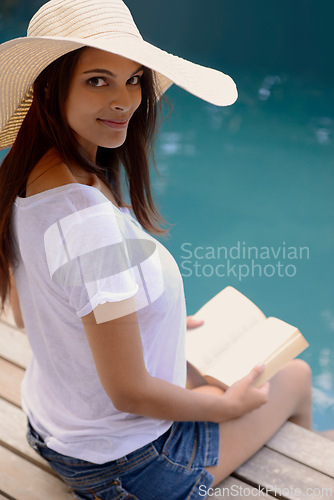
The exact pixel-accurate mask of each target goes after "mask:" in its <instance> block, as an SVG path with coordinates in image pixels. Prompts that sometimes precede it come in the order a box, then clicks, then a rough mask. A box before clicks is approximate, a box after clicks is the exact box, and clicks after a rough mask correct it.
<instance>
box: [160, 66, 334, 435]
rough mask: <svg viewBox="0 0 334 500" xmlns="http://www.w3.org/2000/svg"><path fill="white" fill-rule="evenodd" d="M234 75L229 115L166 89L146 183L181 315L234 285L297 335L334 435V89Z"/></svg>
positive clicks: (322, 419)
mask: <svg viewBox="0 0 334 500" xmlns="http://www.w3.org/2000/svg"><path fill="white" fill-rule="evenodd" d="M230 74H232V76H233V77H234V79H235V81H236V82H237V84H238V88H239V99H238V101H237V102H236V103H235V104H234V105H233V106H230V107H227V108H216V107H214V106H212V105H210V104H207V103H205V102H202V101H200V100H199V99H196V98H195V97H192V96H190V95H188V94H187V93H185V92H184V91H182V90H181V89H178V88H175V87H174V88H171V89H170V91H169V92H168V98H169V100H170V101H171V103H172V104H173V106H174V110H173V114H172V116H171V117H170V119H169V120H167V121H165V122H164V123H163V125H162V127H161V130H160V134H159V138H158V143H157V158H156V160H157V165H158V169H159V170H160V172H161V175H162V178H158V177H157V176H154V188H155V193H156V196H157V199H158V202H159V206H160V209H161V211H162V213H163V215H164V216H165V218H166V219H167V220H168V221H169V222H170V223H171V224H172V225H171V226H170V237H169V239H167V240H162V241H163V242H164V244H165V245H166V246H167V247H168V248H169V250H170V251H171V252H172V254H173V255H174V257H175V259H176V260H177V262H178V264H179V266H180V268H181V273H182V275H183V279H184V287H185V293H186V300H187V307H188V313H189V314H192V313H194V312H196V310H197V309H199V307H200V306H201V305H202V304H203V303H205V302H206V301H207V300H209V299H210V298H211V297H212V296H213V295H214V294H215V293H217V292H218V291H219V290H221V289H222V288H224V287H225V286H227V285H231V286H234V287H235V288H237V289H238V290H240V291H241V292H242V293H244V294H245V295H247V296H248V297H249V298H250V299H251V300H252V301H253V302H255V304H257V305H258V306H259V307H260V308H261V309H262V310H263V312H264V313H265V314H266V315H267V316H276V317H278V318H281V319H283V320H285V321H287V322H288V323H291V324H293V325H295V326H297V327H298V328H299V329H300V331H301V332H302V333H303V335H304V336H305V337H306V338H307V340H308V342H309V344H310V347H309V348H308V349H307V350H306V351H304V353H303V354H302V355H301V356H300V357H302V358H303V359H305V360H307V361H308V363H309V364H310V365H311V367H312V370H313V376H314V378H313V385H314V426H315V428H317V429H325V428H329V427H334V363H333V361H334V264H333V255H334V227H333V222H334V196H333V193H334V91H333V88H332V87H331V86H330V85H329V84H327V83H326V82H323V81H320V80H318V79H316V78H313V77H311V76H310V75H305V76H304V77H302V76H300V75H299V76H295V75H288V74H266V73H261V72H260V71H254V70H252V72H246V71H244V72H241V71H238V70H237V69H236V70H235V72H234V73H233V72H231V71H230ZM222 321H223V319H222Z"/></svg>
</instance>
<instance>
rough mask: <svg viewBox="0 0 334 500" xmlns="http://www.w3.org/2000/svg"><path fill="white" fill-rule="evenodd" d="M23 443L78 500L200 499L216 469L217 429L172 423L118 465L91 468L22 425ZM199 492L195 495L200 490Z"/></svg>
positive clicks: (202, 424)
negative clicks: (52, 446)
mask: <svg viewBox="0 0 334 500" xmlns="http://www.w3.org/2000/svg"><path fill="white" fill-rule="evenodd" d="M27 439H28V442H29V444H30V446H32V448H34V450H36V451H37V452H38V453H39V454H40V455H41V456H42V457H43V458H44V459H45V460H47V461H48V462H49V464H50V466H51V467H52V469H53V470H54V471H55V472H57V473H58V474H59V475H60V476H61V477H62V479H63V480H64V481H65V482H66V483H67V484H68V486H69V487H70V488H71V489H72V491H73V493H74V496H75V497H76V498H78V499H84V500H112V499H115V500H116V499H117V500H130V499H132V500H193V499H199V498H203V495H200V491H203V490H204V491H205V490H207V489H208V488H209V487H210V486H211V484H212V481H213V476H212V475H211V474H209V472H207V471H206V470H205V467H209V466H211V465H217V464H218V458H219V425H218V424H215V423H212V422H174V423H173V425H172V426H171V427H170V429H169V430H168V431H167V432H165V434H163V435H162V436H160V437H159V438H158V439H156V440H155V441H153V442H152V443H149V444H147V445H145V446H143V447H142V448H139V449H138V450H136V451H134V452H132V453H130V454H129V455H126V456H124V457H122V458H119V459H118V460H113V461H111V462H106V463H104V464H94V463H90V462H86V461H85V460H80V459H78V458H73V457H68V456H66V455H62V454H60V453H57V452H56V451H53V450H51V449H50V448H48V447H47V446H46V444H45V443H44V441H43V440H42V438H41V437H40V436H39V435H38V434H37V432H36V431H35V430H34V429H33V428H32V426H31V424H30V422H29V421H28V432H27ZM201 486H202V488H201V489H200V487H201Z"/></svg>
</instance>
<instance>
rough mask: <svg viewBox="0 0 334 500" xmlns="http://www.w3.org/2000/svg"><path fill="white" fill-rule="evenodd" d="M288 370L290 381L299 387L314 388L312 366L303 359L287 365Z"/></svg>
mask: <svg viewBox="0 0 334 500" xmlns="http://www.w3.org/2000/svg"><path fill="white" fill-rule="evenodd" d="M286 370H287V371H289V380H290V381H291V382H294V383H295V384H296V385H298V386H299V387H302V386H304V387H305V388H306V389H310V388H311V387H312V370H311V367H310V365H309V364H308V363H307V362H306V361H304V360H303V359H299V358H298V359H294V360H293V361H290V362H289V363H287V365H286Z"/></svg>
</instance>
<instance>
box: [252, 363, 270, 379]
mask: <svg viewBox="0 0 334 500" xmlns="http://www.w3.org/2000/svg"><path fill="white" fill-rule="evenodd" d="M265 367H266V365H265V364H264V363H261V364H259V365H256V366H254V368H253V369H252V370H251V371H250V372H249V377H250V379H251V382H254V381H255V380H256V379H257V377H258V376H259V375H261V373H262V372H263V371H264V369H265Z"/></svg>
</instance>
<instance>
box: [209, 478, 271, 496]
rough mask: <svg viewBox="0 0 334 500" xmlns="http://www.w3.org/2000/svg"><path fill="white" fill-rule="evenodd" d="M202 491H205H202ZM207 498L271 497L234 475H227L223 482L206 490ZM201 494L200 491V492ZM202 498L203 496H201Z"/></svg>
mask: <svg viewBox="0 0 334 500" xmlns="http://www.w3.org/2000/svg"><path fill="white" fill-rule="evenodd" d="M203 493H205V492H204V491H203ZM207 493H208V496H207V498H208V499H210V498H234V500H245V498H259V497H260V498H264V499H266V498H267V499H269V498H272V497H270V496H269V495H267V494H266V493H262V492H261V491H260V490H259V488H257V487H256V486H251V485H249V484H247V483H245V482H244V481H240V479H237V478H235V477H231V476H229V477H227V478H226V479H224V481H223V482H221V483H220V484H218V485H217V486H215V487H214V488H212V489H211V490H207ZM200 494H201V492H200ZM203 498H204V496H203Z"/></svg>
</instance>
